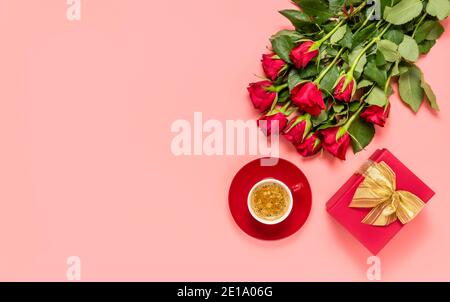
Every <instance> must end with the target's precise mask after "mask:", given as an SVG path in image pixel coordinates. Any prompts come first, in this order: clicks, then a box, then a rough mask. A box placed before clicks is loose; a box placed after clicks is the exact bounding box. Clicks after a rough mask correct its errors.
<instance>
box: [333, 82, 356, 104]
mask: <svg viewBox="0 0 450 302" xmlns="http://www.w3.org/2000/svg"><path fill="white" fill-rule="evenodd" d="M354 88H355V80H354V79H351V80H348V79H347V77H346V76H342V77H341V78H340V79H339V82H338V83H337V85H336V87H335V88H334V98H335V99H336V100H338V101H342V102H346V103H349V102H350V100H351V99H352V97H353V94H354Z"/></svg>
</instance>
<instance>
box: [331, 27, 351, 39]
mask: <svg viewBox="0 0 450 302" xmlns="http://www.w3.org/2000/svg"><path fill="white" fill-rule="evenodd" d="M346 32H347V25H343V26H341V27H339V28H338V29H337V30H336V32H335V33H334V34H333V35H332V36H331V38H330V42H331V43H332V44H336V43H338V42H339V41H341V40H342V38H343V37H344V36H345V33H346Z"/></svg>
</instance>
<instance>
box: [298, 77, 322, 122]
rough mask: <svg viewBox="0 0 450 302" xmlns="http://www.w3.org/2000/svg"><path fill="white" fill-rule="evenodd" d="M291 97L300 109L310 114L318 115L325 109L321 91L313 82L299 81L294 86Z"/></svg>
mask: <svg viewBox="0 0 450 302" xmlns="http://www.w3.org/2000/svg"><path fill="white" fill-rule="evenodd" d="M291 99H292V103H294V104H295V105H297V107H298V108H299V110H300V111H305V112H307V113H309V114H311V115H312V116H318V115H319V114H320V112H321V111H322V110H324V109H325V102H324V101H323V96H322V91H320V89H319V88H318V87H317V85H316V84H315V83H313V82H306V83H301V84H299V85H297V86H296V87H294V89H292V92H291Z"/></svg>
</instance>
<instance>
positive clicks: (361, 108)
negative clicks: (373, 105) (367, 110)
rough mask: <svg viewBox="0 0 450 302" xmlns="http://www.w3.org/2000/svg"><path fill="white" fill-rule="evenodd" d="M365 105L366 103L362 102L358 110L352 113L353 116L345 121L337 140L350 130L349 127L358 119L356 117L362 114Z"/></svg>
mask: <svg viewBox="0 0 450 302" xmlns="http://www.w3.org/2000/svg"><path fill="white" fill-rule="evenodd" d="M364 107H365V105H364V103H362V104H361V105H360V106H359V108H358V110H357V111H356V112H355V113H354V114H353V115H352V117H351V118H350V119H349V120H348V121H347V122H346V123H345V125H344V126H342V127H341V128H340V129H339V131H338V133H337V135H336V140H338V139H340V138H341V137H343V136H344V135H345V133H347V132H348V129H350V126H351V125H352V124H353V122H354V121H355V120H356V118H358V117H359V115H360V114H361V111H362V110H363V109H364Z"/></svg>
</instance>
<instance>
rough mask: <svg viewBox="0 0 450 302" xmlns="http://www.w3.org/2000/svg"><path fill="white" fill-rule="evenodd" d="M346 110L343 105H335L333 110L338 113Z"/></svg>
mask: <svg viewBox="0 0 450 302" xmlns="http://www.w3.org/2000/svg"><path fill="white" fill-rule="evenodd" d="M344 109H345V105H344V104H342V103H336V104H334V105H333V110H334V112H336V113H341V112H342V111H343V110H344Z"/></svg>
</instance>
